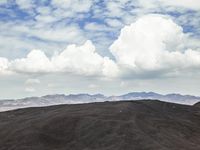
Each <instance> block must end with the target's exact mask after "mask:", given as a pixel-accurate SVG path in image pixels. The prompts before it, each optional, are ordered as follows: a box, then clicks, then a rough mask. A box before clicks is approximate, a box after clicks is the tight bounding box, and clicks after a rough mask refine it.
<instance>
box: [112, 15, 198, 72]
mask: <svg viewBox="0 0 200 150" xmlns="http://www.w3.org/2000/svg"><path fill="white" fill-rule="evenodd" d="M188 38H189V37H188V36H187V35H186V34H184V33H183V29H182V27H180V26H179V25H177V24H176V23H174V22H173V21H172V20H171V19H169V18H167V17H165V16H161V15H155V14H154V15H146V16H143V17H141V18H139V19H138V20H137V21H136V22H135V23H132V24H131V25H129V26H125V27H124V28H123V29H122V30H121V34H120V36H119V37H118V39H117V40H116V41H115V42H114V43H113V44H112V45H111V46H110V51H111V52H112V54H113V55H114V57H115V58H116V61H117V63H118V64H119V65H121V66H122V67H123V68H126V69H128V70H130V71H133V72H135V73H145V72H146V73H147V72H151V71H160V70H165V71H167V72H173V71H179V70H183V69H191V68H196V67H198V68H200V52H199V51H197V50H192V49H189V48H188V46H187V42H186V41H187V39H188ZM165 71H164V72H165Z"/></svg>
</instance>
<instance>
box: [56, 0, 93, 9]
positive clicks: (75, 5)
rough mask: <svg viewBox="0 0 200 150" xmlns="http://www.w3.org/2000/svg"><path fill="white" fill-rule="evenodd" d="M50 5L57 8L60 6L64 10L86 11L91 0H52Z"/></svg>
mask: <svg viewBox="0 0 200 150" xmlns="http://www.w3.org/2000/svg"><path fill="white" fill-rule="evenodd" d="M52 5H53V6H56V7H57V8H62V9H65V10H70V11H75V12H87V11H88V10H89V9H90V7H91V5H92V1H91V0H85V1H82V0H59V1H58V0H52Z"/></svg>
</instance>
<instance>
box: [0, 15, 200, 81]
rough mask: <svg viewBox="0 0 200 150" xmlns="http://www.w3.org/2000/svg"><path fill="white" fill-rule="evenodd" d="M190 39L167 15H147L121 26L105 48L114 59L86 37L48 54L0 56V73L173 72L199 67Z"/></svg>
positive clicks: (198, 54) (106, 74) (199, 57)
mask: <svg viewBox="0 0 200 150" xmlns="http://www.w3.org/2000/svg"><path fill="white" fill-rule="evenodd" d="M192 41H193V39H192V38H191V37H190V36H189V34H186V33H184V32H183V29H182V27H181V26H179V25H177V24H176V23H175V22H174V21H173V20H172V19H170V18H169V17H168V16H163V15H158V14H151V15H145V16H143V17H140V18H139V19H137V21H135V22H134V23H132V24H130V25H128V26H125V27H124V28H122V29H121V33H120V35H119V37H118V38H117V40H115V41H114V42H113V44H112V45H111V46H110V48H109V49H110V52H111V53H112V54H113V56H114V59H110V58H109V57H106V56H104V57H103V56H101V55H100V54H98V53H97V52H96V48H95V46H94V45H93V43H92V42H91V41H89V40H88V41H86V42H85V43H84V44H83V45H80V46H78V45H76V44H72V45H69V46H67V48H66V49H64V50H63V51H62V52H60V53H57V54H55V55H53V56H51V57H48V56H47V55H46V54H45V53H44V51H42V50H32V51H31V52H30V53H29V54H28V55H27V56H26V57H24V58H18V59H14V60H12V61H8V60H7V59H6V58H0V72H1V74H3V73H4V72H8V71H10V72H16V73H25V74H34V73H35V74H38V73H71V74H76V75H83V76H95V77H109V78H112V77H119V76H121V77H124V76H126V75H127V74H128V75H131V76H134V75H142V74H146V75H147V76H148V75H149V73H152V74H153V75H155V73H157V75H164V74H176V73H180V72H181V71H186V70H191V69H196V70H197V69H199V68H200V51H199V50H198V47H197V46H195V48H193V47H191V42H192ZM195 42H196V41H195ZM195 42H194V43H195ZM149 77H150V76H149Z"/></svg>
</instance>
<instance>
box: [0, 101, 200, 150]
mask: <svg viewBox="0 0 200 150" xmlns="http://www.w3.org/2000/svg"><path fill="white" fill-rule="evenodd" d="M0 150H200V109H199V108H198V107H193V106H186V105H178V104H172V103H166V102H160V101H153V100H150V101H148V100H144V101H122V102H103V103H91V104H77V105H60V106H51V107H44V108H26V109H20V110H15V111H10V112H2V113H0Z"/></svg>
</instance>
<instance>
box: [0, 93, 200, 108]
mask: <svg viewBox="0 0 200 150" xmlns="http://www.w3.org/2000/svg"><path fill="white" fill-rule="evenodd" d="M141 99H153V100H155V99H156V100H161V101H166V102H173V103H179V104H188V105H193V104H194V103H196V102H198V101H200V97H198V96H192V95H181V94H175V93H171V94H166V95H162V94H158V93H154V92H131V93H127V94H124V95H119V96H105V95H103V94H94V95H91V94H84V93H82V94H69V95H64V94H55V95H46V96H42V97H27V98H23V99H13V100H12V99H9V100H0V111H6V110H12V109H18V108H25V107H41V106H50V105H59V104H79V103H90V102H103V101H121V100H122V101H123V100H141Z"/></svg>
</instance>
